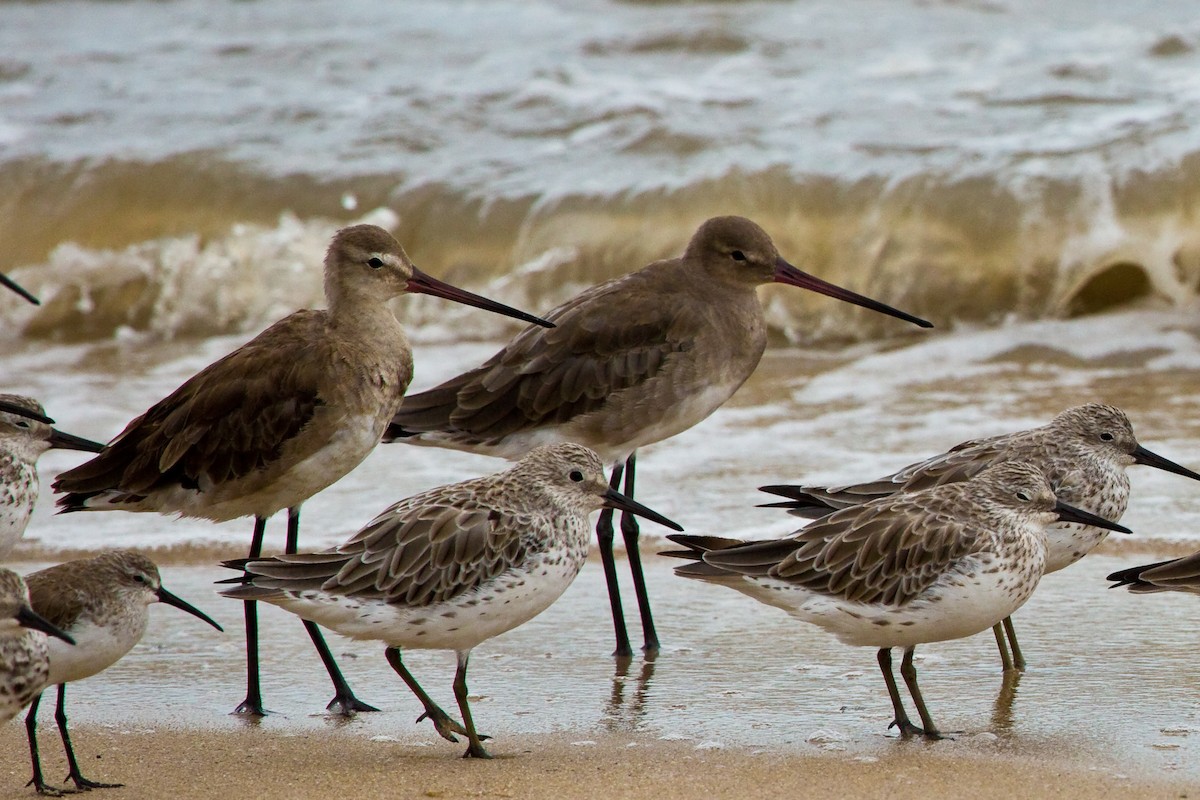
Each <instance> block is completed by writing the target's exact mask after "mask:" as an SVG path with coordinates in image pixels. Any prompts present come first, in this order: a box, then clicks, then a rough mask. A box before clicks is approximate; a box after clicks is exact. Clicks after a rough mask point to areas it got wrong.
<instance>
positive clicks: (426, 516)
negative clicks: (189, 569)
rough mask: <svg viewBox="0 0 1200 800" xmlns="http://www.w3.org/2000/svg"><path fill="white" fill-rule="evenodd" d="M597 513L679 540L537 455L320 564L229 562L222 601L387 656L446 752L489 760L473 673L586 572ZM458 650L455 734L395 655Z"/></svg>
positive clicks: (574, 461)
mask: <svg viewBox="0 0 1200 800" xmlns="http://www.w3.org/2000/svg"><path fill="white" fill-rule="evenodd" d="M601 507H606V508H619V509H621V510H622V511H626V512H629V513H634V514H640V515H642V516H644V517H646V518H648V519H651V520H654V521H655V522H658V523H660V524H663V525H667V526H669V527H672V528H674V529H675V530H682V529H681V528H680V527H679V526H678V525H676V524H675V523H673V522H671V521H670V520H668V519H666V518H664V517H662V516H660V515H658V514H656V513H655V512H653V511H651V510H650V509H648V508H646V507H644V506H642V505H640V504H638V503H635V502H634V501H632V500H630V499H628V498H626V497H624V496H623V495H621V494H620V493H619V492H617V491H616V490H615V489H613V488H611V487H610V486H609V485H608V482H607V481H606V480H605V478H604V464H603V463H602V462H601V461H600V458H599V457H598V456H597V455H596V454H595V453H594V452H593V451H591V450H589V449H588V448H586V447H583V446H581V445H577V444H554V445H547V446H544V447H539V448H536V449H535V450H533V451H531V452H530V453H529V454H528V455H527V456H525V457H524V458H522V459H521V460H520V461H518V462H517V463H516V464H515V465H514V466H513V467H512V468H511V469H509V470H507V471H505V472H501V473H498V474H496V475H489V476H486V477H483V478H476V479H474V480H469V481H463V482H461V483H454V484H450V485H448V486H441V487H438V488H436V489H431V490H429V491H427V492H422V493H421V494H418V495H414V496H413V497H410V498H408V499H406V500H401V501H400V502H399V503H396V504H395V505H394V506H392V507H391V508H389V509H388V510H386V511H384V512H383V513H382V514H380V515H379V516H377V517H376V518H375V519H374V520H372V521H371V522H370V523H369V524H367V526H366V527H364V528H363V529H362V530H361V531H359V532H358V533H357V534H355V535H354V536H353V537H351V538H350V540H349V541H347V542H346V543H345V544H343V545H341V546H340V547H337V548H335V549H333V550H328V551H326V552H323V553H302V554H298V555H283V556H279V557H277V558H270V559H260V560H250V561H243V560H238V561H230V562H226V566H229V567H233V568H236V569H244V570H245V571H246V574H245V576H244V577H242V578H235V579H232V581H229V582H244V583H245V584H246V585H243V586H237V587H234V588H232V589H228V590H226V591H225V592H223V594H224V595H226V596H227V597H232V598H235V599H240V600H244V599H251V598H253V599H256V600H264V601H266V602H268V603H273V604H275V605H277V606H279V607H280V608H283V609H285V610H287V611H290V612H292V613H293V614H297V615H299V616H301V617H304V618H305V619H310V620H314V621H316V622H318V623H320V624H321V625H324V626H325V627H327V628H330V629H332V630H335V631H337V632H339V633H342V634H344V635H346V636H349V637H351V638H355V639H375V640H379V641H382V642H384V643H385V644H386V645H387V650H386V651H385V655H386V656H387V660H388V663H389V664H391V665H392V668H393V669H394V670H396V672H397V673H398V674H399V675H400V677H401V678H402V679H403V680H404V682H405V683H406V684H407V685H408V687H409V689H411V690H412V692H413V694H415V695H416V696H417V699H419V700H420V701H421V704H422V705H423V706H424V707H425V713H424V714H422V715H421V717H418V719H417V721H418V722H419V721H420V720H421V719H424V718H425V717H428V718H429V719H430V720H431V721H432V722H433V724H434V727H435V728H436V729H437V732H438V733H439V734H440V735H441V736H443V737H445V738H446V739H448V740H450V741H452V742H453V741H458V740H457V739H456V738H455V736H454V734H456V733H457V734H462V735H465V736H466V737H467V739H468V741H469V746H468V749H467V752H466V754H465V755H466V756H471V757H477V758H488V757H489V756H488V753H487V751H486V750H485V749H484V747H483V743H482V739H483V738H486V737H481V736H480V735H479V734H478V733H477V732H476V730H475V723H474V722H473V720H472V717H471V709H470V706H469V704H468V702H467V662H468V660H469V658H470V656H471V650H472V649H473V648H475V647H476V646H477V645H478V644H479V643H480V642H483V641H486V640H487V639H490V638H492V637H493V636H498V635H499V634H501V633H504V632H505V631H509V630H512V629H513V628H515V627H517V626H518V625H521V624H523V623H525V622H527V621H528V620H530V619H533V618H534V617H535V616H537V615H538V614H540V613H541V612H542V611H544V610H545V609H547V608H549V607H550V605H551V604H552V603H553V602H554V601H555V600H557V599H558V598H559V596H560V595H562V593H563V592H564V591H566V589H567V587H568V586H570V585H571V582H572V581H573V580H574V579H575V576H576V575H577V574H579V570H580V568H581V567H582V566H583V562H584V561H585V560H586V559H587V554H588V545H589V543H590V539H591V531H590V528H589V525H588V515H589V514H590V513H591V512H592V511H595V510H597V509H599V508H601ZM402 648H413V649H431V650H453V651H455V653H456V655H457V658H458V670H457V672H456V674H455V677H454V696H455V698H456V699H457V700H458V707H459V711H460V712H461V714H462V719H463V721H462V723H459V722H457V721H456V720H454V719H452V718H450V716H449V715H448V714H446V712H445V711H443V710H442V709H441V708H439V707H438V705H437V704H436V703H435V702H434V701H433V700H432V699H431V698H430V697H429V695H428V694H426V693H425V691H424V689H422V688H421V686H420V685H419V684H418V683H417V681H416V679H415V678H414V677H413V676H412V674H411V673H409V671H408V669H407V667H405V665H404V663H403V662H402V661H401V649H402Z"/></svg>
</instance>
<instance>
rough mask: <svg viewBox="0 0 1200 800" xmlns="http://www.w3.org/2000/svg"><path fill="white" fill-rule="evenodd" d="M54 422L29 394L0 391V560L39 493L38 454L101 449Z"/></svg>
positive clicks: (17, 536)
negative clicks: (52, 450) (57, 427)
mask: <svg viewBox="0 0 1200 800" xmlns="http://www.w3.org/2000/svg"><path fill="white" fill-rule="evenodd" d="M53 424H54V420H52V419H50V418H49V417H47V416H46V412H45V410H44V409H43V408H42V404H41V403H39V402H38V401H37V400H34V399H33V398H32V397H23V396H21V395H19V394H0V559H3V558H4V557H5V556H7V555H8V554H9V553H10V552H12V549H13V547H15V546H16V544H17V542H19V541H20V540H21V537H22V536H23V535H24V534H25V528H26V527H27V526H28V525H29V518H30V516H32V515H33V506H34V504H35V503H37V499H38V494H39V481H38V473H37V460H38V457H39V456H40V455H41V454H42V453H44V452H46V451H47V450H51V449H59V450H82V451H84V452H87V453H99V452H100V451H101V450H103V449H104V445H102V444H99V443H98V442H91V441H88V440H87V439H82V438H80V437H78V436H73V435H71V434H69V433H63V432H62V431H60V430H57V429H55V428H53V427H51V426H52V425H53Z"/></svg>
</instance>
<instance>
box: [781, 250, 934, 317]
mask: <svg viewBox="0 0 1200 800" xmlns="http://www.w3.org/2000/svg"><path fill="white" fill-rule="evenodd" d="M775 282H776V283H786V284H787V285H788V286H799V287H800V288H801V289H808V290H809V291H812V292H816V293H817V294H823V295H826V296H828V297H832V298H834V299H836V300H844V301H846V302H847V303H854V305H856V306H862V307H863V308H869V309H871V310H872V311H878V312H879V313H881V314H888V315H890V316H893V317H897V318H899V319H902V320H905V321H907V322H911V323H912V324H914V325H919V326H921V327H922V328H932V327H933V323H932V322H930V321H929V320H924V319H921V318H920V317H914V316H913V315H912V314H908V313H905V312H903V311H901V310H899V309H897V308H892V307H891V306H889V305H887V304H886V303H881V302H879V301H878V300H872V299H871V298H869V297H863V296H862V295H861V294H858V293H857V292H852V291H850V290H849V289H843V288H842V287H841V286H837V285H836V284H832V283H829V282H828V281H823V280H821V279H820V278H818V277H816V276H814V275H809V274H808V273H807V272H803V271H801V270H798V269H796V268H795V267H793V266H792V265H791V264H789V263H788V262H786V261H784V260H783V259H782V258H781V259H779V260H778V261H776V262H775Z"/></svg>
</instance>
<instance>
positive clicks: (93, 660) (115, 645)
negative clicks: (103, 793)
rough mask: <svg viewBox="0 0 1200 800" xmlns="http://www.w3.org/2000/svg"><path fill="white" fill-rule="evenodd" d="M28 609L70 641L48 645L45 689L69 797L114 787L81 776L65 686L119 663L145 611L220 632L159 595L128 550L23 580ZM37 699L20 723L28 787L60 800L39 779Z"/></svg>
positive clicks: (148, 568)
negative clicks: (172, 614)
mask: <svg viewBox="0 0 1200 800" xmlns="http://www.w3.org/2000/svg"><path fill="white" fill-rule="evenodd" d="M25 582H26V583H27V584H28V586H29V596H30V602H31V605H32V606H33V609H34V610H35V611H36V612H37V613H39V614H41V615H42V616H43V617H45V618H46V619H47V620H49V621H50V622H51V623H52V624H54V625H55V626H57V627H59V628H61V629H62V630H64V631H66V632H67V633H68V634H69V635H70V636H71V637H72V638H74V640H75V644H74V646H72V645H69V644H61V643H59V642H57V641H52V642H50V643H49V648H50V674H49V677H48V679H47V681H46V683H45V685H47V686H51V685H54V684H57V685H58V708H57V710H56V711H55V715H54V718H55V720H56V721H57V722H58V731H59V734H60V735H61V736H62V743H63V748H64V749H65V750H66V753H67V765H68V768H69V770H70V772H69V774H68V775H67V777H68V778H69V779H70V780H71V781H73V782H74V783H75V791H79V792H82V791H86V790H88V789H106V788H112V787H117V786H120V785H121V784H119V783H98V782H96V781H92V780H88V779H87V778H85V777H84V776H83V774H82V773H81V772H80V771H79V764H78V762H77V761H76V760H75V751H74V749H73V748H72V747H71V739H70V737H69V736H68V735H67V713H66V696H67V684H68V683H70V682H72V681H80V680H83V679H84V678H88V677H91V676H92V675H95V674H96V673H98V672H102V671H104V670H106V669H108V668H109V667H111V666H112V665H113V664H115V663H117V661H119V660H120V659H121V658H122V657H123V656H124V655H125V654H126V653H128V652H129V651H130V650H132V649H133V646H134V645H135V644H137V643H138V642H139V641H141V639H142V634H144V633H145V632H146V623H147V621H148V620H149V618H150V609H149V606H150V604H151V603H166V604H167V605H169V606H174V607H175V608H178V609H180V610H182V611H186V612H187V613H189V614H191V615H192V616H194V617H198V618H199V619H202V620H204V621H205V622H207V623H208V624H209V625H212V626H213V627H214V628H216V629H217V630H221V626H220V625H218V624H217V623H215V622H213V621H212V620H211V619H209V617H208V616H207V615H205V614H204V612H202V611H200V610H199V609H197V608H195V607H194V606H192V605H190V604H188V603H187V602H185V601H183V600H181V599H179V598H178V597H176V596H175V595H173V594H171V593H170V592H168V591H167V590H166V589H165V588H163V585H162V580H161V578H160V577H159V574H158V567H156V566H155V565H154V562H152V561H151V560H150V559H148V558H146V557H145V556H143V555H141V554H139V553H135V552H133V551H131V550H110V551H107V552H104V553H101V554H100V555H98V556H96V557H95V558H85V559H80V560H78V561H67V562H65V563H63V564H59V565H57V566H53V567H49V568H48V569H44V570H41V571H40V572H34V573H32V574H30V575H26V576H25ZM41 699H42V695H41V691H40V690H39V692H38V693H37V695H36V696H35V697H34V698H33V703H32V705H30V707H29V713H28V714H26V715H25V732H26V734H27V735H28V737H29V753H30V757H31V758H32V760H33V779H32V780H31V781H30V783H31V784H33V787H34V788H35V789H37V791H38V794H51V795H59V794H62V793H63V792H62V791H61V790H58V789H55V788H54V787H52V786H49V785H48V784H47V783H46V781H45V779H44V778H43V777H42V764H41V759H40V758H39V757H38V746H37V710H38V704H39V703H40V702H41Z"/></svg>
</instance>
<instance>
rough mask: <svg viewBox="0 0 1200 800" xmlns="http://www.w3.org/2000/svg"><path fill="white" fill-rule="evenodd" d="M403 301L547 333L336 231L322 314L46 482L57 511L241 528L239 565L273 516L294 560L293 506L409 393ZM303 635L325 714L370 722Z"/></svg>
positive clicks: (301, 318) (339, 468)
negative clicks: (507, 319)
mask: <svg viewBox="0 0 1200 800" xmlns="http://www.w3.org/2000/svg"><path fill="white" fill-rule="evenodd" d="M405 292H421V293H425V294H432V295H435V296H437V297H443V298H446V299H448V300H453V301H455V302H459V303H466V304H468V305H472V306H476V307H478V308H483V309H486V310H489V311H495V312H498V313H501V314H506V315H508V316H512V317H516V318H518V319H521V320H525V321H527V322H534V323H538V324H550V323H546V322H544V321H542V320H539V319H538V318H537V317H533V316H530V315H528V314H525V313H524V312H521V311H517V310H516V309H512V308H509V307H508V306H505V305H502V304H500V303H496V302H494V301H492V300H488V299H486V298H483V297H480V296H478V295H475V294H471V293H470V292H466V291H464V290H462V289H458V288H455V287H453V286H450V285H448V284H445V283H442V282H441V281H438V280H435V279H434V278H431V277H430V276H428V275H426V274H424V273H422V272H421V271H420V270H418V269H417V268H416V267H415V266H413V264H412V262H411V261H410V260H409V258H408V256H407V255H406V254H405V252H404V249H403V248H402V247H401V246H400V244H399V243H398V242H397V241H396V240H395V239H394V238H392V236H391V234H389V233H388V232H387V231H385V230H383V229H382V228H378V227H376V226H374V225H355V226H352V227H349V228H344V229H342V230H340V231H338V233H337V235H335V236H334V238H333V241H332V243H331V244H330V245H329V250H328V252H327V253H326V256H325V298H326V301H327V303H328V305H329V307H328V309H327V310H319V311H318V310H303V311H297V312H295V313H294V314H291V315H289V316H287V317H285V318H284V319H282V320H280V321H279V322H276V323H275V324H274V325H272V326H271V327H269V328H267V330H265V331H263V332H262V333H261V334H259V335H258V336H257V337H255V338H254V339H253V340H251V341H250V342H248V343H246V344H245V345H243V346H242V347H240V348H238V349H237V350H235V351H234V352H232V353H230V354H229V355H227V356H225V357H224V358H222V359H220V360H219V361H216V362H215V363H213V364H211V365H209V366H208V367H206V368H205V369H203V370H202V371H200V372H199V373H197V374H196V375H195V376H193V377H192V378H189V379H188V380H187V381H186V382H185V383H184V384H183V385H182V386H180V387H179V388H178V389H176V390H175V392H173V393H172V394H171V395H170V396H169V397H167V398H166V399H164V400H162V401H160V402H159V403H157V404H155V405H154V406H153V407H152V408H150V410H149V411H147V412H146V413H144V414H142V415H141V416H140V417H138V418H137V419H135V420H133V421H132V422H130V423H129V425H128V426H127V427H126V428H125V430H124V431H123V432H122V433H121V434H120V435H118V436H117V437H116V438H115V439H113V440H112V441H111V442H110V443H109V444H108V446H107V447H105V449H104V451H103V452H102V453H100V455H98V456H97V457H96V458H94V459H92V460H91V461H89V462H87V463H86V464H83V465H81V466H79V467H77V468H75V469H72V470H69V471H67V472H64V473H62V474H61V475H59V476H58V480H57V481H56V482H55V484H54V489H55V491H58V492H65V493H67V494H66V495H65V496H64V497H62V498H60V499H59V501H58V504H59V505H60V506H61V507H62V509H63V510H64V511H92V510H101V509H124V510H128V511H156V512H160V513H175V514H180V515H182V516H191V517H204V518H207V519H211V520H215V521H223V520H230V519H235V518H238V517H244V516H253V517H254V519H255V525H254V535H253V539H252V541H251V545H250V553H249V555H250V557H251V558H257V557H258V556H259V555H260V553H261V552H262V539H263V533H264V531H265V527H266V521H267V518H268V517H270V516H271V515H273V514H275V513H276V512H277V511H280V510H282V509H285V508H286V509H287V510H288V533H287V546H286V552H295V551H296V549H297V537H298V533H299V524H300V504H301V503H303V502H304V501H305V500H307V499H308V498H309V497H312V496H313V495H314V494H316V493H317V492H319V491H321V490H322V489H324V488H325V487H327V486H329V485H330V484H332V483H334V482H335V481H337V480H338V479H339V478H341V477H342V476H343V475H345V474H346V473H348V472H349V471H350V470H352V469H354V467H355V466H357V465H358V464H359V463H360V462H361V461H362V460H363V459H364V458H366V456H367V454H369V453H370V452H371V450H372V449H374V447H375V445H376V444H377V443H378V442H379V438H380V435H381V434H382V433H383V431H384V428H385V427H386V425H387V424H388V421H389V420H390V419H391V417H392V415H393V414H394V413H395V411H396V409H397V408H398V407H399V405H400V398H401V397H403V395H404V392H405V390H406V389H407V388H408V383H409V381H410V380H411V378H412V350H411V348H410V347H409V344H408V339H407V338H406V337H405V335H404V329H403V328H402V327H401V326H400V323H399V322H398V321H397V320H396V317H395V316H394V315H393V314H392V312H391V310H390V309H389V308H388V304H387V301H388V300H390V299H391V298H393V297H396V296H397V295H400V294H403V293H405ZM245 616H246V653H247V693H246V700H245V701H244V702H243V703H242V704H241V705H240V706H238V708H237V709H236V712H235V713H249V714H254V715H262V714H263V713H264V711H263V706H262V692H261V688H260V685H259V677H258V638H257V619H258V617H257V609H256V607H255V606H254V604H253V603H247V604H246V611H245ZM305 627H306V628H307V629H308V632H309V635H310V636H311V637H312V639H313V643H314V645H315V646H316V647H317V651H318V653H319V654H320V656H321V659H322V661H323V662H324V663H325V666H326V669H327V670H328V671H329V675H330V678H331V680H332V681H333V684H334V689H335V696H334V698H333V700H332V701H331V702H330V704H329V708H330V709H331V710H333V711H335V712H340V713H351V712H353V711H359V710H374V709H372V708H371V706H368V705H367V704H365V703H362V702H360V701H358V700H357V699H356V698H355V697H354V694H353V693H352V692H351V691H350V687H349V686H348V685H347V684H346V681H345V680H344V678H343V677H342V675H341V673H340V671H339V670H338V668H337V664H336V663H335V662H334V660H333V656H332V654H331V653H330V652H329V648H328V647H327V646H326V645H325V642H324V641H323V639H322V637H321V634H320V631H319V630H318V629H317V627H316V626H315V625H313V624H312V623H306V625H305Z"/></svg>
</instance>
